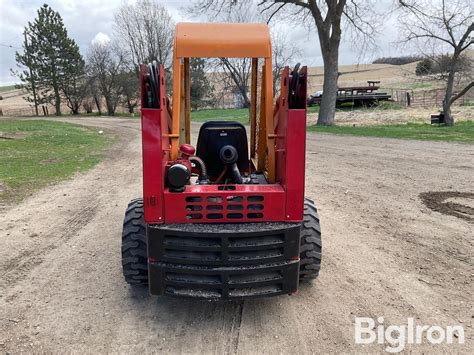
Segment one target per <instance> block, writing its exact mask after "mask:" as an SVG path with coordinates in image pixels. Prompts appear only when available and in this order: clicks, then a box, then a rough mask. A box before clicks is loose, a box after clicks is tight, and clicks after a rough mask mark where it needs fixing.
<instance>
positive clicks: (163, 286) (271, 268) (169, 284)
mask: <svg viewBox="0 0 474 355" xmlns="http://www.w3.org/2000/svg"><path fill="white" fill-rule="evenodd" d="M298 268H299V264H298V261H290V262H285V263H278V264H269V265H259V266H253V267H248V268H234V269H229V268H226V269H220V268H217V269H216V268H193V267H192V266H182V267H180V268H179V269H178V268H176V267H175V266H173V265H170V264H165V263H156V264H155V263H154V264H150V281H151V286H152V287H153V286H154V285H153V281H154V280H156V278H157V277H158V278H161V282H159V287H157V288H158V290H157V291H158V294H165V295H170V296H182V297H194V298H211V299H216V298H217V299H218V298H246V297H259V296H270V295H278V294H284V293H290V292H294V290H295V289H296V286H297V280H298ZM152 293H156V292H153V289H152Z"/></svg>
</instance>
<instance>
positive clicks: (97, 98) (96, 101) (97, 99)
mask: <svg viewBox="0 0 474 355" xmlns="http://www.w3.org/2000/svg"><path fill="white" fill-rule="evenodd" d="M94 102H95V106H96V107H97V112H98V113H99V116H101V115H102V104H101V103H100V97H97V96H96V95H94Z"/></svg>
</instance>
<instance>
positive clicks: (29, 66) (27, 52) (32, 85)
mask: <svg viewBox="0 0 474 355" xmlns="http://www.w3.org/2000/svg"><path fill="white" fill-rule="evenodd" d="M23 34H24V35H25V51H26V56H27V57H28V64H29V65H28V70H29V71H30V80H31V91H33V102H34V104H35V113H36V116H38V98H37V97H36V85H35V80H34V78H33V71H32V70H31V65H32V63H33V60H32V59H31V55H30V48H29V46H28V36H27V31H26V29H25V32H24V33H23Z"/></svg>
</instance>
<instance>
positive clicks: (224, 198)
mask: <svg viewBox="0 0 474 355" xmlns="http://www.w3.org/2000/svg"><path fill="white" fill-rule="evenodd" d="M145 71H146V69H145V67H142V75H141V77H142V83H141V85H142V91H143V90H144V89H145V88H144V85H145V81H144V77H145ZM290 79H291V76H290V75H289V70H288V68H286V69H285V70H284V71H283V73H282V78H281V81H282V89H281V90H282V93H281V96H280V99H279V101H278V102H277V105H276V106H275V111H274V118H275V122H276V127H275V137H274V139H275V147H276V150H275V152H276V158H275V162H276V182H275V183H274V184H261V185H241V184H235V185H234V184H231V185H229V184H226V185H215V184H212V185H188V186H186V188H185V190H184V191H183V192H179V193H177V192H170V190H169V188H168V187H166V183H165V181H166V178H165V176H166V175H165V173H166V167H167V166H168V165H169V164H170V162H171V159H170V135H171V112H170V109H169V107H170V105H169V102H168V99H167V97H166V95H165V93H166V88H165V84H164V83H165V79H164V70H163V67H162V66H160V70H159V82H160V85H161V88H160V90H159V91H160V100H159V102H160V108H142V132H143V133H142V148H143V201H144V211H145V215H144V218H145V222H146V223H147V224H162V223H166V224H169V223H237V222H276V221H279V222H301V220H302V218H303V202H304V181H305V180H304V172H305V142H306V109H305V108H303V109H289V108H288V100H287V96H288V83H289V81H290ZM304 80H306V78H304ZM301 87H304V92H301V93H299V94H300V95H301V96H302V97H303V98H305V96H306V92H305V91H306V90H305V88H306V85H301ZM142 100H143V96H142ZM142 107H145V105H144V103H143V102H142ZM185 149H189V147H187V148H185ZM186 152H187V153H188V154H187V155H188V156H189V155H191V154H192V152H191V151H190V150H187V151H186ZM182 159H184V160H187V156H183V157H182Z"/></svg>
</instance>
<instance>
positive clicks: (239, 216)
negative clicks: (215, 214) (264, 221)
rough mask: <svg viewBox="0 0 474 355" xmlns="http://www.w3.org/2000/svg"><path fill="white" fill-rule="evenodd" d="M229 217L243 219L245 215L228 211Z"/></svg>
mask: <svg viewBox="0 0 474 355" xmlns="http://www.w3.org/2000/svg"><path fill="white" fill-rule="evenodd" d="M227 218H230V219H242V218H244V215H243V214H242V213H228V214H227Z"/></svg>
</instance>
